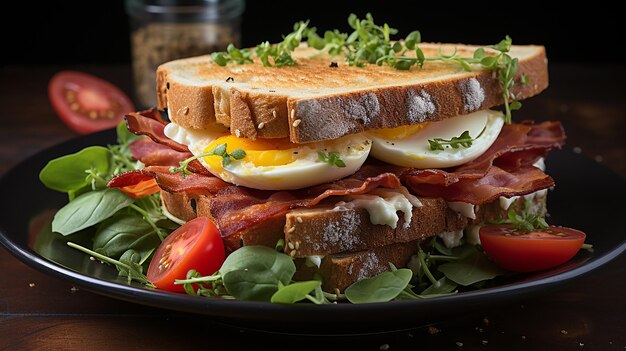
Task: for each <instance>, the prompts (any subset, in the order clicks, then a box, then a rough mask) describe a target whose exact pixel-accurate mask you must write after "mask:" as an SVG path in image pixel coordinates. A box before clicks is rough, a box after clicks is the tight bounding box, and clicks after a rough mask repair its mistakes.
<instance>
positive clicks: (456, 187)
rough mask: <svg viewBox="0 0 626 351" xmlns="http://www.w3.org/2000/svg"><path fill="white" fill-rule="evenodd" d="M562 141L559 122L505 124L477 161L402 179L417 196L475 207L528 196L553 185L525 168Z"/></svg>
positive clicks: (409, 172)
mask: <svg viewBox="0 0 626 351" xmlns="http://www.w3.org/2000/svg"><path fill="white" fill-rule="evenodd" d="M564 140H565V134H564V132H563V128H562V127H561V124H560V123H559V122H544V123H541V124H531V123H530V122H524V123H521V124H510V125H505V126H504V127H503V128H502V131H501V132H500V135H499V136H498V138H497V139H496V141H495V142H494V143H493V145H492V146H491V147H490V148H489V149H488V150H487V151H486V152H485V153H484V154H482V155H481V156H480V157H478V158H477V159H475V160H473V161H470V162H468V163H466V164H464V165H462V166H459V167H457V168H454V169H448V170H442V169H408V170H407V171H405V172H404V173H402V180H403V182H405V183H406V184H407V185H408V186H409V188H410V189H411V190H412V191H413V192H414V193H415V194H417V195H422V196H433V197H442V198H444V199H446V200H448V201H463V202H469V203H473V204H476V205H480V204H484V203H488V202H490V201H493V200H494V199H496V198H498V197H499V196H512V195H515V194H528V193H531V192H533V191H537V190H540V189H544V188H548V187H551V186H553V185H554V181H553V180H552V178H550V177H549V176H547V175H545V174H544V173H543V172H541V171H539V173H541V174H543V177H540V175H539V174H538V173H537V172H535V171H532V172H531V171H529V170H528V169H532V168H534V167H531V165H532V164H533V163H534V162H536V161H537V160H538V159H539V158H540V157H543V156H545V154H546V152H547V151H548V150H551V149H555V148H560V147H561V146H562V145H563V142H564ZM522 170H523V171H522ZM505 174H508V175H507V176H505ZM505 179H506V180H507V182H503V180H505ZM490 182H491V185H490ZM459 183H460V184H459ZM473 189H474V190H473ZM487 189H489V191H487Z"/></svg>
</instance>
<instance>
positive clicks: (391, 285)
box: [345, 268, 413, 303]
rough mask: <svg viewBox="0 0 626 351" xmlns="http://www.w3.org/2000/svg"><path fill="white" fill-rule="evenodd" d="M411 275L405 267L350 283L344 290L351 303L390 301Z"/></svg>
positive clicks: (407, 282) (409, 279) (405, 285)
mask: <svg viewBox="0 0 626 351" xmlns="http://www.w3.org/2000/svg"><path fill="white" fill-rule="evenodd" d="M412 276H413V272H411V270H410V269H406V268H402V269H398V270H396V271H393V272H383V273H381V274H379V275H377V276H375V277H372V278H366V279H362V280H359V281H357V282H356V283H354V284H352V285H350V286H349V287H348V288H347V289H346V291H345V294H346V298H347V299H348V300H349V301H350V302H352V303H374V302H387V301H391V300H393V299H395V298H396V297H397V296H398V294H400V293H401V292H402V290H404V289H405V288H406V287H407V285H408V284H409V282H410V281H411V277H412Z"/></svg>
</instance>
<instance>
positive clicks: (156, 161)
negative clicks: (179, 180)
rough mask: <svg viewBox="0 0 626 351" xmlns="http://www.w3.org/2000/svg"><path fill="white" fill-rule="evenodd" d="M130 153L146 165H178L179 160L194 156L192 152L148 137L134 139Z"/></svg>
mask: <svg viewBox="0 0 626 351" xmlns="http://www.w3.org/2000/svg"><path fill="white" fill-rule="evenodd" d="M130 153H131V155H132V156H133V158H134V159H136V160H139V161H141V162H142V163H143V164H145V165H146V166H178V165H179V162H181V161H184V160H186V159H188V158H189V157H191V156H193V155H192V154H191V152H181V151H176V150H173V149H171V148H169V147H168V146H166V145H163V144H158V143H155V142H154V141H152V140H150V139H148V138H145V139H139V140H135V141H133V142H132V143H131V144H130Z"/></svg>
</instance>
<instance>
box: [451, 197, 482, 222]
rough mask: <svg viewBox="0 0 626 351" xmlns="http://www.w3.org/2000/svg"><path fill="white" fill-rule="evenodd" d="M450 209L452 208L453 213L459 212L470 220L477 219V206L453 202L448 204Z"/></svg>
mask: <svg viewBox="0 0 626 351" xmlns="http://www.w3.org/2000/svg"><path fill="white" fill-rule="evenodd" d="M448 207H450V209H451V210H452V211H455V212H458V213H460V214H462V215H463V216H465V217H467V218H469V219H476V212H475V211H474V210H475V207H476V206H474V205H472V204H470V203H467V202H457V201H451V202H448Z"/></svg>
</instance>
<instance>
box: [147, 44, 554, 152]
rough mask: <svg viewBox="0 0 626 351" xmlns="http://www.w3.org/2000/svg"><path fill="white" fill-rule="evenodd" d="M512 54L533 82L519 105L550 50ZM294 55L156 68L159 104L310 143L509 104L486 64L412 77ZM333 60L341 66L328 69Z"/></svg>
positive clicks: (197, 119)
mask: <svg viewBox="0 0 626 351" xmlns="http://www.w3.org/2000/svg"><path fill="white" fill-rule="evenodd" d="M420 47H421V48H422V50H423V51H424V53H425V55H426V56H427V57H433V56H437V54H438V50H439V49H441V50H442V52H443V53H452V52H454V50H457V53H458V54H459V55H461V56H468V57H471V55H472V53H473V52H474V50H475V49H476V48H478V47H477V46H469V45H461V44H458V45H456V44H421V46H420ZM487 53H488V54H489V53H492V54H493V53H494V52H493V51H492V50H490V49H489V50H487ZM509 54H510V55H511V56H512V57H517V58H518V59H519V70H518V76H521V75H526V76H527V77H528V78H529V83H528V84H525V85H519V84H516V85H515V86H514V87H513V89H512V92H513V94H514V96H515V98H516V99H524V98H527V97H530V96H533V95H536V94H538V93H539V92H541V91H542V90H544V89H545V88H546V87H547V86H548V68H547V59H546V53H545V49H544V47H543V46H513V47H512V48H511V51H510V52H509ZM293 57H294V58H296V60H297V65H296V66H292V67H264V66H263V65H262V64H260V63H259V62H258V60H257V61H256V62H255V63H254V64H244V65H238V64H229V65H227V66H225V67H221V66H218V65H217V64H215V63H214V62H213V61H212V60H211V58H210V57H209V56H208V55H207V56H198V57H192V58H187V59H182V60H176V61H171V62H168V63H165V64H163V65H161V66H160V67H159V68H158V71H157V90H158V92H157V95H158V102H159V108H160V109H168V110H169V113H170V116H171V118H172V120H173V121H174V122H175V123H177V124H179V125H181V126H182V127H184V128H189V129H207V128H209V127H210V126H211V125H213V124H214V123H216V122H217V123H221V124H224V125H226V126H227V127H230V131H231V133H232V134H235V135H237V136H242V137H247V138H251V139H255V138H286V137H289V138H290V139H291V141H292V142H294V143H308V142H315V141H321V140H330V139H336V138H339V137H341V136H344V135H349V134H354V133H358V132H362V131H365V130H373V129H381V128H393V127H398V126H402V125H411V124H416V123H420V122H425V121H437V120H442V119H445V118H449V117H454V116H457V115H460V114H466V113H470V112H473V111H477V110H482V109H487V108H490V107H493V106H496V105H499V104H502V103H503V100H502V89H501V88H500V85H499V83H498V80H497V79H496V77H495V73H494V71H489V70H485V69H482V68H480V67H479V66H478V65H475V67H474V71H472V72H467V71H465V70H463V69H462V68H461V67H460V65H459V64H457V63H454V62H445V63H444V62H427V63H426V64H425V65H424V67H423V68H421V69H420V68H417V67H412V68H411V69H410V70H407V71H402V70H397V69H395V68H392V67H388V66H377V65H368V66H366V67H352V66H348V65H347V64H346V63H345V62H344V61H345V60H344V59H343V58H342V57H331V56H328V55H326V54H320V53H319V52H318V51H317V50H314V49H311V48H308V47H304V46H301V47H299V48H297V49H296V51H294V53H293ZM331 62H337V63H338V67H330V63H331ZM333 66H334V65H333Z"/></svg>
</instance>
